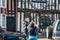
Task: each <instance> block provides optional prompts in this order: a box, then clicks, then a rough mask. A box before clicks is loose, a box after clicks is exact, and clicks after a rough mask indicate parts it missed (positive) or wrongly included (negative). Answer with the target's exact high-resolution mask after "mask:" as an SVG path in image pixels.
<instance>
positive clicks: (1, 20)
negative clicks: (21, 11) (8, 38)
mask: <svg viewBox="0 0 60 40" xmlns="http://www.w3.org/2000/svg"><path fill="white" fill-rule="evenodd" d="M3 15H5V22H4V23H5V26H3V25H2V24H3V23H2V20H3V19H2V16H3ZM1 27H2V28H6V14H1Z"/></svg>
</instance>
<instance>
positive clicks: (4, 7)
mask: <svg viewBox="0 0 60 40" xmlns="http://www.w3.org/2000/svg"><path fill="white" fill-rule="evenodd" d="M2 1H3V0H2ZM2 7H3V8H6V7H7V0H5V6H3V2H2Z"/></svg>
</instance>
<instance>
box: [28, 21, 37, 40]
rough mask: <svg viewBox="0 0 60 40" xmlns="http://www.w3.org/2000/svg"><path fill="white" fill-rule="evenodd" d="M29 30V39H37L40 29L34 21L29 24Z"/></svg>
mask: <svg viewBox="0 0 60 40" xmlns="http://www.w3.org/2000/svg"><path fill="white" fill-rule="evenodd" d="M28 32H29V39H28V40H37V34H38V29H37V26H36V24H35V23H34V22H33V21H32V22H31V23H30V24H29V25H28Z"/></svg>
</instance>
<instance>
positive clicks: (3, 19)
mask: <svg viewBox="0 0 60 40" xmlns="http://www.w3.org/2000/svg"><path fill="white" fill-rule="evenodd" d="M2 26H5V15H2Z"/></svg>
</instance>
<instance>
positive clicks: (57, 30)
mask: <svg viewBox="0 0 60 40" xmlns="http://www.w3.org/2000/svg"><path fill="white" fill-rule="evenodd" d="M56 36H60V21H59V22H58V24H57V27H56Z"/></svg>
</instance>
